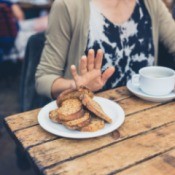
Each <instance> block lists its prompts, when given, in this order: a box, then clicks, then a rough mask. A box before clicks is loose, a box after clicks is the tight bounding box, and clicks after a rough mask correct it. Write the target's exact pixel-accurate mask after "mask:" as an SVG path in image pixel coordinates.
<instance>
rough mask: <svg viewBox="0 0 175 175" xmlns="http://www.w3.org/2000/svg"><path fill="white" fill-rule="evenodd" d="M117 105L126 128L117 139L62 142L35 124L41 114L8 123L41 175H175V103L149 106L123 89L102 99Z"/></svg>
mask: <svg viewBox="0 0 175 175" xmlns="http://www.w3.org/2000/svg"><path fill="white" fill-rule="evenodd" d="M98 95H99V96H102V97H106V98H109V99H111V100H114V101H116V102H117V103H119V104H120V105H121V106H122V107H123V109H124V111H125V114H126V120H125V123H124V124H123V125H122V126H121V127H120V128H119V129H118V131H115V132H113V133H110V134H108V135H105V136H102V137H99V138H93V139H86V140H72V139H65V138H60V137H57V136H55V135H52V134H49V133H47V132H45V131H44V130H43V129H42V128H41V127H40V126H39V125H38V122H37V114H38V112H39V109H37V110H34V111H29V112H25V113H21V114H17V115H14V116H10V117H7V118H6V119H5V123H6V125H7V127H8V128H9V130H10V132H11V133H12V134H13V136H14V137H15V139H16V140H17V141H19V143H20V144H21V145H22V147H23V148H24V150H25V151H26V153H27V154H28V155H29V157H30V160H31V161H32V162H33V164H34V165H36V167H37V169H38V170H39V172H40V173H43V174H47V175H51V174H52V175H53V174H54V175H56V174H59V175H77V174H78V175H101V174H117V175H175V101H171V102H169V103H162V104H161V103H151V102H146V101H143V100H141V99H138V98H136V97H135V96H132V95H131V94H130V93H129V92H128V91H127V89H126V88H125V87H121V88H117V89H114V90H110V91H106V92H104V93H101V94H98Z"/></svg>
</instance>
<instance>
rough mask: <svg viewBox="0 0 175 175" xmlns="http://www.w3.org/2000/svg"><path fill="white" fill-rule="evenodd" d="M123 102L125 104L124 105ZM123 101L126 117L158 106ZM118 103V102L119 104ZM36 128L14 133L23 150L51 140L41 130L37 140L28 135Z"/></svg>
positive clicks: (122, 104) (127, 100) (51, 137)
mask: <svg viewBox="0 0 175 175" xmlns="http://www.w3.org/2000/svg"><path fill="white" fill-rule="evenodd" d="M123 101H125V102H126V103H124V102H123ZM123 101H120V102H121V106H122V107H123V108H124V110H125V114H126V115H127V114H131V113H132V112H138V111H140V110H143V109H147V108H151V107H155V106H157V105H159V104H157V103H150V102H144V101H142V100H141V101H140V100H139V99H137V98H135V97H132V98H131V99H130V98H129V99H124V100H123ZM120 102H119V104H120ZM140 104H141V105H140ZM24 120H25V118H24ZM35 120H36V119H35ZM36 128H37V129H39V128H40V126H35V127H34V129H33V127H31V128H27V129H25V130H21V131H18V132H17V133H16V136H17V138H18V139H19V140H21V143H22V144H23V146H24V147H25V148H27V147H30V146H34V145H35V144H38V143H42V142H45V141H46V140H45V138H47V141H48V140H52V139H53V136H52V135H47V136H44V134H45V133H46V132H44V131H43V130H42V132H39V133H37V138H34V137H35V135H34V136H33V135H31V134H30V133H32V134H33V133H34V131H35V130H36ZM27 135H28V137H26V136H27ZM30 135H31V136H30ZM36 141H37V142H36Z"/></svg>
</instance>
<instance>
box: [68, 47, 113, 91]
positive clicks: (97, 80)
mask: <svg viewBox="0 0 175 175" xmlns="http://www.w3.org/2000/svg"><path fill="white" fill-rule="evenodd" d="M102 59H103V51H102V50H98V51H97V54H96V58H95V53H94V50H92V49H91V50H89V52H88V56H82V58H81V60H80V65H79V74H78V72H77V68H76V67H75V65H72V66H71V73H72V76H73V79H74V81H75V84H76V87H77V88H78V87H80V86H86V87H88V88H89V89H90V90H92V91H98V90H100V89H101V88H102V87H103V86H104V85H105V83H106V81H107V80H108V79H109V78H110V77H111V76H112V74H113V73H114V71H115V68H114V67H109V68H107V69H106V70H105V71H104V72H103V73H102V72H101V66H102Z"/></svg>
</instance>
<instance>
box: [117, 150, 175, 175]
mask: <svg viewBox="0 0 175 175" xmlns="http://www.w3.org/2000/svg"><path fill="white" fill-rule="evenodd" d="M137 174H141V175H152V174H155V175H166V174H167V175H174V174H175V149H173V150H172V151H169V152H167V153H165V154H163V155H160V156H157V157H156V158H153V159H151V160H149V161H146V162H143V163H141V164H138V165H136V166H133V167H132V168H129V169H127V170H124V171H122V172H121V173H116V175H137Z"/></svg>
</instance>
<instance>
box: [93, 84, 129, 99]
mask: <svg viewBox="0 0 175 175" xmlns="http://www.w3.org/2000/svg"><path fill="white" fill-rule="evenodd" d="M96 95H97V96H100V97H104V98H108V99H110V100H113V101H120V100H123V99H125V98H128V97H130V96H132V94H131V93H130V92H129V91H128V90H127V87H125V86H123V87H119V88H117V89H111V90H107V91H104V92H101V93H98V94H96Z"/></svg>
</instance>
